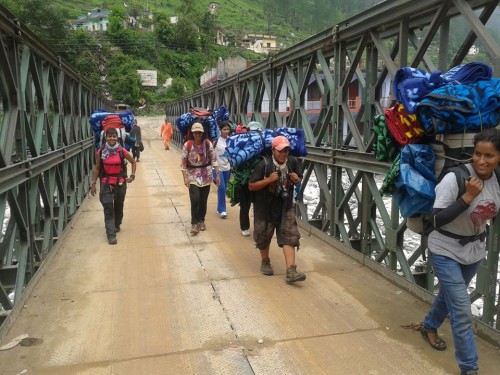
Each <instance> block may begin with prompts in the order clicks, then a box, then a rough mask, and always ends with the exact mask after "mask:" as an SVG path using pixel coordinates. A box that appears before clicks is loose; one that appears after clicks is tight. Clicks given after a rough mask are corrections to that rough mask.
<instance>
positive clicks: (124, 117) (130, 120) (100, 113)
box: [89, 108, 135, 148]
mask: <svg viewBox="0 0 500 375" xmlns="http://www.w3.org/2000/svg"><path fill="white" fill-rule="evenodd" d="M109 115H116V116H118V117H119V118H120V120H121V122H122V124H123V127H124V129H125V132H127V133H128V132H130V130H131V129H132V126H133V125H134V120H135V117H134V114H133V113H132V111H131V110H130V109H127V110H126V111H125V112H122V113H115V112H106V111H104V110H103V109H102V108H99V109H97V110H96V111H95V112H94V113H93V114H92V115H91V116H90V119H89V123H90V125H91V126H92V130H93V131H94V139H95V147H96V148H99V143H100V141H101V133H102V130H103V127H102V121H103V120H104V119H105V118H106V117H107V116H109ZM124 141H125V142H126V140H124ZM134 142H135V140H134Z"/></svg>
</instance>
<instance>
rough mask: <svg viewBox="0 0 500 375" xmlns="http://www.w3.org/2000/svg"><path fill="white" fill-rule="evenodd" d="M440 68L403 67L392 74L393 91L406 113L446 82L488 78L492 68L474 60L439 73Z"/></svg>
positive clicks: (459, 82) (453, 82) (412, 110)
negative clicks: (428, 70) (434, 69)
mask: <svg viewBox="0 0 500 375" xmlns="http://www.w3.org/2000/svg"><path fill="white" fill-rule="evenodd" d="M441 73H442V72H441V71H440V70H436V71H434V72H432V73H428V72H426V71H425V70H423V69H419V68H410V67H403V68H400V69H398V71H397V72H396V75H395V76H394V82H393V93H394V96H395V97H396V100H397V101H398V103H401V104H403V105H404V106H405V109H406V111H407V112H408V113H410V114H413V113H415V111H416V110H417V104H418V103H419V102H420V101H421V100H422V99H423V98H424V97H425V96H426V95H427V94H429V93H430V92H431V91H433V90H436V89H437V88H439V87H441V86H443V85H447V84H466V83H475V82H478V81H484V80H489V79H491V77H492V69H491V67H490V66H489V65H487V64H485V63H482V62H479V61H476V62H471V63H468V64H464V65H458V66H456V67H454V68H452V69H450V70H449V71H447V72H445V73H443V74H441Z"/></svg>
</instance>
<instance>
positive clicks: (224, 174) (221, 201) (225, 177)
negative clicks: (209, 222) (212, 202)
mask: <svg viewBox="0 0 500 375" xmlns="http://www.w3.org/2000/svg"><path fill="white" fill-rule="evenodd" d="M212 174H213V177H214V182H215V177H217V174H216V173H215V169H212ZM230 177H231V171H221V172H220V184H219V188H218V189H217V212H218V213H219V214H220V213H222V212H226V211H227V210H226V188H227V182H228V181H229V178H230Z"/></svg>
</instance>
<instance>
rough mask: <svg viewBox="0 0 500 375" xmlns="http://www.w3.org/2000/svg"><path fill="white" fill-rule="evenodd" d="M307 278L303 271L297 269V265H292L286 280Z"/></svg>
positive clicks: (289, 281) (288, 269)
mask: <svg viewBox="0 0 500 375" xmlns="http://www.w3.org/2000/svg"><path fill="white" fill-rule="evenodd" d="M305 279H306V275H305V274H304V273H302V272H299V271H297V266H295V265H294V266H290V267H289V268H287V270H286V282H287V283H294V282H296V281H304V280H305Z"/></svg>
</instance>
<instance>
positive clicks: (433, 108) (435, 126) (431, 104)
mask: <svg viewBox="0 0 500 375" xmlns="http://www.w3.org/2000/svg"><path fill="white" fill-rule="evenodd" d="M417 117H418V120H419V122H420V125H421V127H422V129H424V132H425V133H426V134H427V135H435V134H447V133H451V134H453V133H463V132H478V131H481V130H482V129H487V128H493V127H495V126H497V125H498V123H499V122H500V79H498V78H492V79H490V80H486V81H478V82H475V83H467V84H462V85H454V84H447V85H444V86H441V87H439V88H437V89H436V90H433V91H432V92H431V93H429V94H427V95H426V96H425V98H423V99H422V101H421V102H420V103H419V104H418V106H417Z"/></svg>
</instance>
